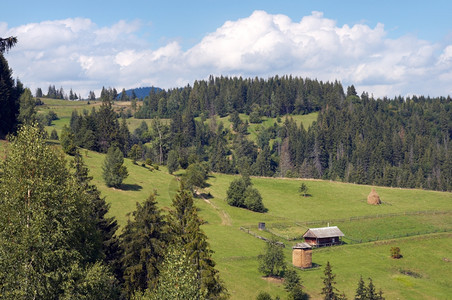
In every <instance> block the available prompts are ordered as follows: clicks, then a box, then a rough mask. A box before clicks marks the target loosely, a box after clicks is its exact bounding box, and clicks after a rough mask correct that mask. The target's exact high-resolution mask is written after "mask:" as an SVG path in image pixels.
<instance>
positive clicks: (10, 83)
mask: <svg viewBox="0 0 452 300" xmlns="http://www.w3.org/2000/svg"><path fill="white" fill-rule="evenodd" d="M0 42H2V43H1V44H0V138H4V137H5V136H6V135H7V134H8V133H12V132H13V131H14V130H15V127H16V125H17V115H18V114H19V96H20V91H19V90H18V89H17V87H16V86H15V84H14V80H13V78H12V73H11V72H12V71H11V69H10V68H9V66H8V62H7V61H6V59H5V57H4V56H3V54H2V52H3V51H4V50H6V49H9V48H10V47H9V46H8V44H7V41H6V42H5V44H4V43H3V39H1V38H0ZM8 47H9V48H8ZM11 47H12V46H11Z"/></svg>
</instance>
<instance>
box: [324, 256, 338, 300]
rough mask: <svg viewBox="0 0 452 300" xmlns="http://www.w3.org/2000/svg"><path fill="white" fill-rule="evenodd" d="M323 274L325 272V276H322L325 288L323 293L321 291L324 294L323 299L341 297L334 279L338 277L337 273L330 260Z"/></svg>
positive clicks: (330, 299)
mask: <svg viewBox="0 0 452 300" xmlns="http://www.w3.org/2000/svg"><path fill="white" fill-rule="evenodd" d="M323 274H324V277H322V279H323V288H322V293H321V294H322V295H323V296H324V298H323V299H325V300H335V299H339V296H338V294H337V292H338V290H337V289H336V287H335V286H334V285H335V284H336V281H334V278H335V277H336V275H335V274H333V271H332V269H331V265H330V262H329V261H328V262H327V263H326V266H325V270H324V271H323Z"/></svg>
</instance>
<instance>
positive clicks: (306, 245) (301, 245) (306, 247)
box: [292, 243, 312, 249]
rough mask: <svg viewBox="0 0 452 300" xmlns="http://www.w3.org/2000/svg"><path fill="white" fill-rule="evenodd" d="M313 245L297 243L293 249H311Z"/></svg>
mask: <svg viewBox="0 0 452 300" xmlns="http://www.w3.org/2000/svg"><path fill="white" fill-rule="evenodd" d="M311 248H312V247H311V245H309V244H308V243H297V244H296V245H295V246H293V247H292V249H311Z"/></svg>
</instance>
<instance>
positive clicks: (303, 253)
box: [292, 243, 312, 269]
mask: <svg viewBox="0 0 452 300" xmlns="http://www.w3.org/2000/svg"><path fill="white" fill-rule="evenodd" d="M292 264H293V265H294V266H295V267H298V268H302V269H307V268H311V267H312V247H311V246H310V245H309V244H308V243H298V244H296V245H295V246H293V247H292Z"/></svg>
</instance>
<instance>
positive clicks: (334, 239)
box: [303, 226, 344, 247]
mask: <svg viewBox="0 0 452 300" xmlns="http://www.w3.org/2000/svg"><path fill="white" fill-rule="evenodd" d="M343 236H344V234H343V233H342V231H341V230H340V229H339V228H338V227H337V226H331V227H320V228H310V229H308V231H306V232H305V234H303V237H304V240H305V242H306V243H308V244H309V245H311V246H313V247H323V246H332V245H339V244H342V239H341V238H342V237H343Z"/></svg>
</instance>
